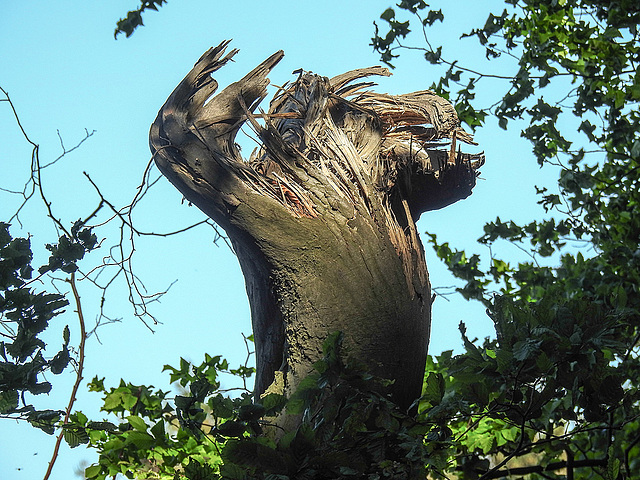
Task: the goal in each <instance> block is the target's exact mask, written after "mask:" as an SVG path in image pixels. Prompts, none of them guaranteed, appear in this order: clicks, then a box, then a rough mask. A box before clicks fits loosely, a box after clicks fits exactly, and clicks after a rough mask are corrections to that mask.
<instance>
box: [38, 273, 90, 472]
mask: <svg viewBox="0 0 640 480" xmlns="http://www.w3.org/2000/svg"><path fill="white" fill-rule="evenodd" d="M66 281H67V282H68V283H69V284H70V285H71V291H72V292H73V298H74V299H75V301H76V313H77V314H78V321H79V322H80V352H79V354H78V356H79V358H78V369H77V371H76V382H75V383H74V385H73V389H72V390H71V398H69V405H67V409H66V410H65V415H64V421H63V425H66V424H67V423H69V416H70V415H71V409H72V408H73V404H74V403H75V401H76V395H77V393H78V388H80V382H82V371H83V368H84V355H85V350H84V346H85V340H86V337H87V335H86V331H85V323H84V315H83V313H82V304H81V303H80V295H79V294H78V289H77V288H76V276H75V273H72V274H71V278H70V279H68V280H66ZM63 437H64V427H63V428H62V429H61V431H60V434H59V435H58V438H57V439H56V445H55V447H54V449H53V455H52V457H51V460H50V461H49V467H48V468H47V472H46V473H45V475H44V479H43V480H47V479H48V478H49V476H50V475H51V471H52V470H53V465H54V464H55V463H56V459H57V458H58V452H59V450H60V443H61V442H62V438H63Z"/></svg>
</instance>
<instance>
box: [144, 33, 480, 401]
mask: <svg viewBox="0 0 640 480" xmlns="http://www.w3.org/2000/svg"><path fill="white" fill-rule="evenodd" d="M228 43H229V42H223V43H221V44H220V45H218V46H217V47H215V48H212V49H210V50H209V51H207V52H206V53H205V54H204V55H203V56H202V57H201V58H200V60H198V62H197V63H196V65H195V67H194V68H193V69H192V70H191V71H190V72H189V73H188V74H187V76H186V77H185V78H184V80H182V82H181V83H180V84H179V85H178V87H177V88H176V89H175V90H174V91H173V93H172V94H171V96H170V97H169V99H168V100H167V102H166V103H165V104H164V106H163V107H162V109H161V110H160V112H159V114H158V117H157V118H156V120H155V122H154V123H153V125H152V127H151V133H150V144H151V150H152V153H153V155H154V158H155V161H156V164H157V165H158V168H159V169H160V171H161V172H162V173H163V174H164V175H165V176H166V177H167V178H168V179H169V180H170V181H171V183H173V184H174V185H175V186H176V187H177V188H178V190H180V192H182V194H183V195H184V197H185V198H186V199H187V200H188V201H189V202H191V203H193V204H195V205H197V206H198V207H199V208H200V209H201V210H202V211H203V212H204V213H205V214H207V215H208V216H209V217H211V218H212V219H213V220H214V221H215V222H216V223H217V224H218V225H219V226H221V227H222V228H223V229H224V230H225V231H226V233H227V235H228V237H229V239H230V241H231V243H232V245H233V249H234V250H235V253H236V255H237V257H238V261H239V262H240V266H241V268H242V272H243V274H244V277H245V281H246V288H247V294H248V296H249V301H250V305H251V317H252V323H253V333H254V338H255V347H256V363H257V375H256V384H255V393H256V394H257V395H260V394H261V393H263V392H264V391H265V390H266V389H267V388H270V391H273V390H274V389H275V390H276V391H280V392H285V393H288V392H291V390H292V389H294V388H295V386H296V384H297V383H298V382H299V380H300V379H301V378H302V377H304V376H305V375H306V374H307V373H309V371H310V370H311V365H312V363H313V362H314V361H316V360H317V359H318V358H319V356H320V354H321V345H322V342H323V341H324V339H325V338H326V337H327V335H328V334H329V333H331V332H333V331H337V330H340V331H342V332H343V333H344V335H345V343H346V345H347V347H348V352H349V354H350V355H353V356H355V357H357V358H359V359H360V360H362V361H363V362H365V364H366V365H368V367H369V368H370V369H371V371H372V372H373V373H375V374H378V375H379V376H381V377H384V378H390V379H394V380H395V384H394V385H393V387H392V388H393V391H392V395H393V396H394V398H395V400H396V401H397V402H398V403H399V404H401V405H403V406H408V405H409V404H411V402H412V401H413V400H414V399H415V398H417V397H418V396H419V395H420V390H421V386H422V379H423V374H424V366H425V356H426V354H427V346H428V342H429V331H430V323H431V290H430V284H429V277H428V274H427V266H426V263H425V259H424V250H423V247H422V244H421V242H420V238H419V236H418V232H417V230H416V225H415V222H416V221H417V219H418V218H419V217H420V215H421V214H422V213H423V212H425V211H428V210H433V209H439V208H442V207H445V206H447V205H449V204H451V203H453V202H456V201H458V200H460V199H463V198H466V197H467V196H469V195H470V194H471V190H472V188H473V187H474V185H475V181H476V176H477V169H478V168H479V167H480V166H481V165H482V164H483V162H484V156H483V155H482V154H473V155H471V154H465V153H461V152H460V150H459V149H458V148H457V145H458V144H459V143H460V142H464V143H473V140H472V137H471V135H469V134H468V133H466V132H465V131H464V130H462V129H461V128H460V126H459V121H458V117H457V115H456V112H455V110H454V108H453V106H452V105H451V104H450V103H449V102H448V101H446V100H444V99H443V98H441V97H439V96H437V95H435V94H434V93H433V92H430V91H428V90H425V91H420V92H415V93H410V94H406V95H387V94H379V93H373V92H372V91H369V88H370V87H371V86H372V85H374V84H373V83H371V82H367V81H363V80H362V79H364V78H365V77H368V76H371V75H383V76H388V75H390V73H389V72H388V70H387V69H385V68H381V67H372V68H366V69H360V70H353V71H350V72H347V73H344V74H342V75H338V76H336V77H334V78H331V79H329V78H326V77H322V76H320V75H316V74H313V73H310V72H304V71H298V72H294V73H295V74H297V79H296V80H295V81H293V82H292V83H290V84H286V85H284V86H282V87H280V88H278V90H277V92H276V94H275V97H274V99H273V100H272V101H271V104H270V107H269V110H268V112H267V113H264V112H262V111H259V110H258V104H259V103H260V102H261V101H262V100H263V99H264V98H265V96H266V89H267V86H268V85H269V80H268V79H267V75H268V73H269V72H270V71H271V69H272V68H273V67H274V66H275V65H276V64H277V63H278V62H279V61H280V59H281V58H282V57H283V55H284V54H283V52H282V51H280V52H278V53H275V54H274V55H272V56H271V57H269V58H268V59H266V60H265V61H264V62H263V63H262V64H260V65H259V66H258V67H256V68H255V69H254V70H253V71H251V72H250V73H249V74H248V75H246V76H245V77H244V78H242V79H241V80H239V81H238V82H236V83H233V84H231V85H229V86H228V87H226V88H225V89H223V90H222V91H221V92H220V93H218V94H217V95H215V96H213V94H214V92H215V91H216V90H217V87H218V83H217V82H216V81H215V80H214V79H213V78H212V77H211V73H213V72H215V71H216V70H218V69H219V68H221V67H223V66H224V65H225V64H226V63H227V62H228V61H229V60H231V58H232V57H233V56H234V55H235V54H236V53H237V50H231V51H230V52H228V53H226V54H225V50H226V47H227V45H228ZM256 111H259V112H260V113H255V112H256ZM245 122H247V123H248V125H249V126H250V127H251V128H252V129H253V131H254V132H255V135H256V136H257V137H258V138H259V139H260V141H261V145H260V146H259V147H258V148H256V150H255V151H254V152H253V153H252V154H251V156H250V158H249V159H248V160H244V159H243V158H242V157H241V155H240V151H239V147H238V146H237V145H236V143H235V137H236V134H237V133H238V130H239V129H240V127H241V126H242V125H243V124H244V123H245Z"/></svg>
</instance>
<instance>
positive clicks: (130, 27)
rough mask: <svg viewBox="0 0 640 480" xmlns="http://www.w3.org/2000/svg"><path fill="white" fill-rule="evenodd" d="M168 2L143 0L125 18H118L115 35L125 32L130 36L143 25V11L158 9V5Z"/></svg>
mask: <svg viewBox="0 0 640 480" xmlns="http://www.w3.org/2000/svg"><path fill="white" fill-rule="evenodd" d="M165 3H167V0H141V1H140V6H139V7H138V8H137V9H135V10H132V11H130V12H128V13H127V16H126V17H125V18H121V19H120V20H118V23H117V24H116V31H115V32H114V34H113V36H114V37H115V38H118V34H119V33H124V34H125V36H126V37H127V38H129V37H130V36H131V35H132V34H133V32H134V30H135V29H136V28H138V27H140V26H142V25H144V23H142V13H143V12H145V11H146V10H154V11H156V12H157V11H158V7H161V6H162V5H163V4H165Z"/></svg>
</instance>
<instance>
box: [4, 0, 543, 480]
mask: <svg viewBox="0 0 640 480" xmlns="http://www.w3.org/2000/svg"><path fill="white" fill-rule="evenodd" d="M452 3H453V4H454V5H455V7H448V8H449V11H451V10H452V9H453V10H454V12H452V13H455V14H456V15H457V21H458V22H459V25H460V30H459V32H462V31H464V30H465V29H468V28H467V27H466V26H467V25H468V26H471V25H472V22H479V23H484V22H483V19H484V17H486V15H487V12H486V11H484V10H483V6H484V5H488V4H497V5H500V2H473V1H458V2H452ZM480 4H482V5H480ZM479 5H480V6H479ZM135 6H136V2H135V1H133V0H126V1H124V0H117V1H116V0H110V1H103V2H73V1H70V0H59V1H56V2H35V1H25V2H3V5H2V7H0V45H2V54H1V55H0V86H2V87H3V88H4V89H5V90H7V91H8V92H9V94H10V95H11V98H12V100H13V102H14V104H15V106H16V108H17V110H18V113H19V115H20V118H21V120H22V123H23V127H24V128H25V130H26V131H27V132H28V134H29V135H30V136H31V138H32V140H33V141H35V142H36V143H38V144H39V145H40V156H41V159H42V161H43V162H44V163H47V162H48V161H51V160H53V159H55V158H57V157H58V156H59V155H60V153H61V144H60V138H62V139H63V141H64V145H65V146H66V147H67V148H69V147H71V146H73V145H75V144H76V143H77V142H78V141H80V140H81V139H82V138H83V137H84V135H85V129H87V130H88V131H93V130H95V131H96V132H95V134H94V135H93V136H92V137H91V138H89V139H88V140H87V141H86V142H85V143H84V144H83V145H82V146H81V148H79V149H78V150H77V151H75V152H72V153H71V154H69V155H67V156H65V157H64V158H63V159H62V160H61V161H60V162H58V163H57V164H56V165H54V166H52V167H51V168H49V169H47V170H46V171H45V176H44V186H45V190H46V192H47V195H48V196H49V198H50V199H51V200H52V201H53V205H54V209H55V211H56V212H59V213H58V215H59V216H60V217H62V218H64V219H65V221H66V222H72V221H74V220H76V219H78V218H80V217H85V216H86V215H87V214H88V213H89V212H90V211H91V210H92V209H93V208H94V207H95V205H96V204H97V200H98V197H97V195H96V193H95V190H94V189H93V187H91V185H90V184H89V183H88V181H87V180H86V178H85V177H84V175H83V173H82V172H83V171H86V172H87V173H88V174H89V175H90V176H91V178H92V179H94V180H95V181H96V183H97V184H98V185H99V186H100V189H101V190H102V192H103V193H104V194H105V196H106V197H107V198H109V199H110V200H111V201H112V202H113V203H115V204H116V205H125V204H127V203H128V201H129V200H130V199H131V198H132V197H133V195H134V193H135V188H136V186H137V185H138V184H139V182H140V179H141V176H142V172H143V170H144V168H145V166H146V164H147V162H148V160H149V158H150V154H149V149H148V139H147V138H148V137H147V135H148V129H149V126H150V124H151V122H152V121H153V120H154V118H155V116H156V114H157V111H158V110H159V108H160V107H161V106H162V104H163V103H164V101H165V100H166V98H167V96H168V95H169V94H170V93H171V91H172V90H173V88H174V87H175V86H176V85H177V84H178V82H179V81H180V80H181V79H182V78H183V77H184V75H185V74H186V73H187V72H188V71H189V69H190V68H191V67H192V65H193V64H194V62H195V61H196V60H197V59H198V58H199V57H200V55H201V54H202V53H203V52H204V51H205V50H206V49H207V48H209V47H210V46H213V45H217V44H218V43H219V42H221V41H222V40H224V39H229V38H233V42H232V44H231V47H233V48H238V49H240V53H239V54H238V55H237V56H236V57H235V63H232V64H231V65H229V66H227V67H225V68H224V69H222V70H220V71H219V72H217V73H216V79H217V80H218V81H219V83H220V85H221V87H222V86H225V85H227V84H228V83H230V82H232V81H234V80H236V79H237V78H239V77H240V76H241V75H243V74H244V73H246V72H247V71H249V70H251V69H252V68H253V67H254V66H255V65H257V64H258V63H259V62H261V61H262V60H263V59H264V58H266V57H267V56H269V55H270V54H272V53H274V52H275V51H277V50H280V49H283V50H284V51H285V58H284V60H283V61H282V62H281V63H280V64H279V65H278V67H277V68H276V70H275V71H274V72H273V73H272V75H271V76H270V78H271V81H272V82H273V83H274V84H282V83H284V82H285V81H287V80H290V79H292V78H293V77H292V75H291V72H292V71H294V70H296V69H298V68H304V69H305V70H311V71H314V72H315V73H319V74H322V75H326V76H329V77H330V76H333V75H336V74H339V73H342V72H344V71H347V70H351V69H354V68H359V67H366V66H371V65H377V64H380V62H379V59H378V56H377V54H375V53H374V52H373V51H372V48H371V47H370V45H369V43H370V39H371V36H372V35H373V31H374V30H373V21H374V20H376V19H377V17H378V16H379V15H380V13H382V12H383V11H384V10H385V9H386V8H387V7H389V6H391V3H390V2H389V1H388V0H384V1H379V0H367V1H360V0H358V1H356V0H352V1H336V0H329V1H324V2H301V1H298V2H293V1H273V2H268V3H267V2H257V1H254V0H246V1H244V2H213V1H207V0H190V1H182V2H181V1H178V0H171V1H169V3H168V4H167V5H166V6H164V7H163V8H162V9H161V10H160V12H159V13H155V12H149V13H148V14H147V15H146V16H145V25H146V26H145V27H143V28H141V29H139V30H138V31H136V32H135V33H134V35H133V36H132V37H131V38H129V39H125V38H124V37H123V36H121V37H120V38H119V39H118V40H117V41H116V40H114V38H113V30H114V26H115V22H116V20H117V19H119V18H120V17H121V16H123V15H124V14H125V13H126V12H127V10H130V9H133V8H134V7H135ZM484 8H486V7H484ZM446 13H447V11H446V10H445V14H446ZM447 25H450V24H449V23H447ZM459 32H457V31H452V30H451V29H450V28H449V27H447V28H438V29H437V30H436V31H435V37H432V38H431V40H432V41H433V42H435V43H444V44H445V45H448V46H447V48H445V54H448V55H449V57H450V58H458V59H460V60H461V61H467V62H471V63H474V65H478V64H479V63H480V64H481V63H482V58H480V57H479V56H478V52H479V51H478V50H475V51H473V50H467V49H465V48H464V45H466V44H474V43H473V41H471V40H466V43H463V42H461V41H459V40H458V33H459ZM414 41H415V43H419V42H420V37H419V35H416V36H414ZM479 54H480V55H481V52H480V53H479ZM396 65H397V68H396V69H395V70H394V72H393V73H394V75H393V76H392V77H390V78H388V79H387V78H384V79H380V80H379V82H378V83H379V84H380V86H379V87H378V89H379V90H380V91H386V92H389V93H404V92H411V91H416V90H422V89H426V88H428V87H429V86H430V85H431V82H432V81H434V80H435V79H436V78H438V76H439V74H438V71H437V70H435V69H434V67H432V66H430V65H429V64H427V63H426V62H425V61H424V60H423V59H422V57H421V56H420V55H419V54H418V53H416V54H409V53H405V54H403V56H402V57H401V59H399V60H398V61H397V63H396ZM492 68H494V67H492ZM494 93H495V91H493V88H492V89H491V90H490V91H487V92H486V95H487V99H488V100H487V101H489V99H491V98H492V97H491V95H492V94H494ZM480 95H482V93H480ZM57 132H59V135H60V137H59V136H58V133H57ZM517 132H518V130H516V129H514V130H510V131H509V132H504V131H502V130H500V129H498V128H497V127H496V126H495V125H493V123H492V122H490V125H488V126H487V127H485V128H483V129H480V130H479V131H478V132H477V133H476V140H477V141H478V143H479V144H480V146H481V148H482V149H483V150H484V151H485V153H486V157H487V164H486V165H485V167H484V168H483V169H482V176H481V179H480V180H479V181H478V185H477V187H476V189H475V192H474V194H473V195H472V196H471V197H470V198H469V199H467V200H465V201H462V202H458V203H457V204H455V205H453V206H450V207H448V208H446V209H444V210H441V211H437V212H431V213H428V214H425V215H423V217H422V218H421V220H420V222H419V223H418V227H419V231H421V232H425V231H427V230H428V231H430V232H432V233H436V234H437V235H438V237H439V238H440V239H441V240H447V241H449V242H450V243H451V244H452V245H453V246H457V247H459V248H468V249H470V250H472V251H476V252H478V253H483V254H487V253H488V252H487V251H486V250H484V251H483V250H482V249H481V247H480V246H477V245H475V239H477V238H478V237H479V236H481V235H482V226H483V225H484V223H485V222H486V221H491V220H494V219H495V217H496V216H500V217H501V218H502V219H517V220H521V221H526V220H530V219H533V218H537V217H539V216H540V209H539V208H537V206H536V205H535V201H536V198H535V195H534V192H535V190H534V185H535V184H537V185H546V186H549V185H553V184H554V178H555V177H554V172H552V171H545V170H543V171H540V170H539V169H538V167H537V165H536V164H535V162H534V160H533V159H532V157H531V154H530V148H529V145H528V143H527V142H525V141H523V140H522V139H520V138H519V136H518V133H517ZM247 145H248V146H247V148H246V149H245V151H246V150H248V148H250V142H247ZM246 155H248V151H246ZM29 163H30V148H29V147H28V145H27V144H26V143H25V142H24V141H23V140H22V139H21V138H20V134H19V131H18V129H17V127H16V126H15V122H14V121H13V119H12V117H11V114H10V111H9V109H8V105H7V104H6V103H0V172H1V175H0V179H1V180H0V183H1V185H0V186H2V187H4V188H10V189H19V188H21V185H22V184H23V183H24V181H25V180H26V178H27V177H28V175H29ZM17 202H18V199H17V198H16V197H14V196H11V195H7V194H5V193H2V192H0V219H2V220H4V219H6V218H7V217H8V216H9V215H10V214H11V213H12V212H13V210H14V209H15V207H16V205H17ZM43 213H44V210H43V207H42V205H40V204H38V202H37V201H33V202H32V203H31V204H30V205H29V206H28V207H27V208H26V209H25V211H24V213H23V215H22V216H21V219H22V221H23V225H24V228H23V229H22V230H20V229H18V228H17V227H18V225H17V224H16V225H15V227H16V228H15V229H14V230H12V232H13V234H14V236H18V235H27V234H29V235H32V244H33V247H34V249H35V250H40V253H39V254H38V256H37V258H38V259H40V260H41V261H42V260H43V259H44V258H45V257H44V253H43V252H42V249H41V248H40V246H41V245H42V244H44V243H46V242H52V241H54V240H55V238H56V237H55V231H54V229H53V228H52V226H51V225H50V222H48V221H47V220H45V219H44V217H43ZM201 219H203V215H202V214H201V213H200V212H199V211H198V210H197V209H196V208H195V207H188V206H187V205H185V204H182V203H181V196H180V195H179V193H178V192H177V191H176V190H175V189H174V188H173V187H172V186H171V185H170V184H169V183H168V182H166V181H164V179H162V180H161V181H160V182H159V183H158V185H157V186H156V187H155V188H154V189H153V190H152V191H151V193H150V195H149V197H148V198H147V200H146V201H145V202H144V203H143V204H142V205H141V207H140V209H139V211H138V213H137V216H136V217H135V220H136V222H138V223H137V224H138V226H139V228H141V229H144V230H149V231H156V232H160V231H164V232H166V231H171V230H175V229H178V228H181V227H184V226H186V225H189V224H191V223H195V222H197V221H199V220H201ZM14 223H16V222H14ZM116 233H117V232H116V231H115V230H113V229H111V230H110V229H109V228H106V229H102V230H100V231H99V233H98V234H99V235H101V236H102V237H107V238H109V236H110V235H114V234H116ZM107 244H108V241H107V242H105V245H107ZM509 248H510V250H508V251H506V252H504V256H505V257H509V258H513V257H514V255H516V254H517V253H516V252H517V251H516V250H515V249H513V247H509ZM494 253H500V254H503V252H494ZM102 255H103V253H101V252H100V251H97V252H95V253H94V254H93V256H92V257H91V258H90V259H88V260H87V263H86V265H84V264H83V265H81V266H82V267H85V268H88V266H89V265H90V264H91V262H93V264H95V263H99V262H100V259H101V257H102ZM134 261H135V268H136V269H137V272H138V273H139V275H140V277H141V278H142V280H143V281H144V282H145V284H146V286H147V287H148V289H149V290H150V291H161V290H163V289H165V288H167V286H169V285H170V284H172V283H173V282H174V281H175V280H177V282H176V283H175V284H174V285H173V286H172V288H171V289H170V291H169V293H168V294H167V295H166V296H164V297H163V298H162V301H161V302H159V303H156V304H154V305H153V313H154V315H155V316H156V317H157V319H158V320H159V321H161V322H162V324H160V325H157V326H156V327H154V330H155V331H156V333H155V334H151V332H150V331H149V329H147V328H146V327H145V326H144V325H143V324H142V323H141V322H140V321H139V320H137V319H135V318H133V316H132V312H131V309H130V307H129V306H128V303H127V296H126V291H125V290H124V289H123V288H120V287H116V288H115V289H114V290H113V291H111V292H110V293H109V296H108V298H107V301H108V302H107V309H108V313H109V314H110V315H111V316H113V317H117V318H121V319H122V321H121V322H119V323H115V324H111V325H106V326H104V327H102V328H101V329H100V330H99V332H98V333H99V340H100V341H101V342H98V339H97V338H96V337H95V336H93V337H91V338H90V339H89V341H88V347H87V348H88V350H87V360H86V366H85V368H86V370H85V380H89V379H91V378H92V377H93V376H94V375H99V376H100V377H102V376H105V377H106V383H107V384H108V385H116V384H117V382H118V381H119V379H120V378H121V377H122V378H125V379H127V380H128V381H131V382H133V383H145V384H154V385H156V386H157V387H161V388H165V389H167V388H168V385H167V382H168V376H167V375H164V374H162V373H161V369H162V366H163V365H164V364H165V363H170V364H174V365H175V364H177V363H178V359H179V357H180V356H182V357H185V358H187V359H191V360H193V361H200V360H201V359H202V357H203V355H204V352H208V353H210V354H222V355H224V356H226V357H227V358H229V359H230V360H231V361H232V363H239V362H242V361H243V360H244V356H245V351H244V342H243V339H242V336H241V333H245V334H249V333H250V319H249V311H248V304H247V300H246V295H245V291H244V282H243V278H242V275H241V273H240V269H239V267H238V264H237V261H236V259H235V258H234V256H233V254H232V253H231V252H230V251H229V249H228V248H227V247H226V246H224V244H222V243H221V244H219V245H218V246H216V245H213V234H212V232H211V231H210V230H208V229H205V228H199V229H195V230H192V231H190V232H188V233H186V234H184V235H181V236H178V237H170V238H167V239H164V238H149V237H144V238H139V239H137V240H136V256H135V257H134ZM427 262H428V266H429V270H430V274H431V281H432V284H433V285H434V286H447V285H452V284H453V283H454V281H453V279H452V278H451V277H450V275H449V274H448V272H447V271H446V269H445V268H444V267H442V266H441V265H440V264H439V263H438V261H437V259H436V258H435V255H434V254H433V252H432V251H431V250H430V249H427ZM57 285H58V287H59V288H61V289H63V290H65V291H66V290H68V287H66V286H65V285H63V284H61V283H60V282H58V283H57ZM79 287H80V294H81V295H82V298H83V309H84V310H85V313H86V316H87V317H88V318H89V323H91V322H92V321H93V319H94V318H95V317H96V315H97V312H98V303H99V294H98V292H96V290H95V289H93V288H92V287H91V285H90V284H88V283H87V282H84V283H81V284H80V286H79ZM460 320H464V321H465V322H466V323H467V326H468V330H469V334H470V335H471V336H477V337H480V338H482V337H484V336H487V335H491V332H492V331H491V323H490V321H489V320H488V319H487V318H486V316H485V315H484V313H483V308H482V307H481V306H479V305H473V304H468V303H466V302H464V300H462V299H460V298H452V299H451V301H446V300H444V299H438V300H437V301H436V303H435V305H434V323H433V329H432V340H431V346H430V352H431V353H433V354H437V353H439V352H440V351H442V350H445V349H451V348H455V349H459V347H460V340H459V334H458V331H457V325H458V322H459V321H460ZM56 321H58V322H59V323H58V324H56V325H54V326H57V327H58V330H57V331H56V332H55V334H54V335H53V336H52V338H50V339H49V341H50V344H51V345H52V347H51V348H52V350H53V349H55V348H57V346H58V344H59V343H60V340H59V333H58V332H59V331H60V330H61V329H62V327H63V326H64V324H66V323H69V324H70V325H71V326H72V328H73V327H74V326H75V322H76V319H75V318H74V316H73V313H72V312H71V309H69V312H68V314H66V315H65V316H64V317H59V318H58V319H57V320H56ZM52 330H56V329H55V328H52ZM75 335H76V337H74V336H73V334H72V342H74V341H76V342H77V340H78V339H77V333H76V334H75ZM52 380H53V381H54V393H53V394H52V395H51V396H49V397H43V398H38V399H37V400H38V402H40V403H38V405H40V406H42V408H63V406H64V405H66V403H67V401H68V394H69V393H68V392H70V388H71V385H72V383H73V378H72V376H64V375H63V376H61V377H60V378H53V379H52ZM76 408H78V409H81V410H83V411H85V412H86V413H88V414H89V416H93V418H96V419H98V418H100V417H101V415H100V413H99V412H98V410H97V409H98V402H97V398H95V394H89V393H86V392H85V391H82V390H81V392H80V395H79V398H78V402H77V404H76ZM0 425H1V429H2V430H1V431H2V432H3V434H2V435H0V477H1V478H3V479H5V480H13V479H29V480H30V479H34V478H40V477H42V476H43V475H44V472H45V470H46V464H47V462H48V460H49V458H50V455H51V452H52V449H53V444H54V437H49V436H47V435H45V434H44V433H42V432H39V431H36V430H34V429H32V428H30V427H29V426H27V425H16V424H15V423H14V422H11V421H7V420H2V421H0ZM94 458H95V457H93V456H92V454H91V452H86V451H84V450H82V447H79V448H76V449H75V450H73V451H70V450H69V449H68V448H67V447H66V446H63V449H62V451H61V454H60V458H59V460H58V463H57V465H56V468H55V470H54V474H53V475H52V477H51V478H52V479H68V478H72V476H73V471H74V469H75V468H76V467H77V465H78V464H79V463H80V462H83V461H84V462H89V463H90V462H92V461H93V459H94Z"/></svg>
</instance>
